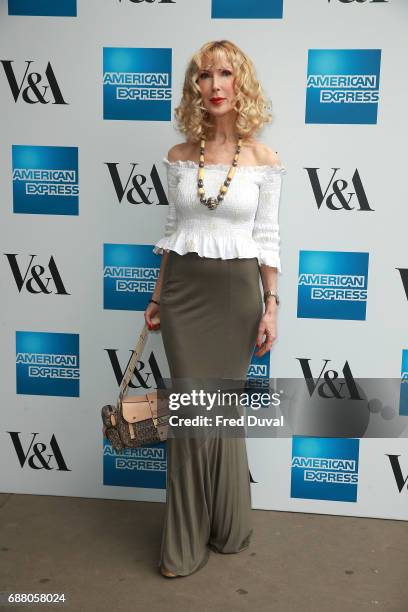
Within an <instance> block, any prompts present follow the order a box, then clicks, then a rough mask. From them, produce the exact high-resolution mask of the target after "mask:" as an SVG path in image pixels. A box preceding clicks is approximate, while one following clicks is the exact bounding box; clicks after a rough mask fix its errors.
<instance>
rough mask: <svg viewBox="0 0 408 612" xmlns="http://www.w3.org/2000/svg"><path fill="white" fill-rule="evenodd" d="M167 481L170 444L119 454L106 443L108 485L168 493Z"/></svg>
mask: <svg viewBox="0 0 408 612" xmlns="http://www.w3.org/2000/svg"><path fill="white" fill-rule="evenodd" d="M166 478H167V443H166V442H160V443H159V444H151V445H149V446H142V447H140V448H125V449H123V450H121V451H116V450H115V449H114V448H112V447H111V445H110V444H109V442H108V440H107V439H106V438H104V439H103V484H104V485H110V486H114V487H140V488H143V489H165V488H166Z"/></svg>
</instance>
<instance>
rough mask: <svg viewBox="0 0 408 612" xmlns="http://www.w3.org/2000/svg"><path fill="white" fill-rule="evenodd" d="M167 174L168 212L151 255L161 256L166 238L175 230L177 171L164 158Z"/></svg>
mask: <svg viewBox="0 0 408 612" xmlns="http://www.w3.org/2000/svg"><path fill="white" fill-rule="evenodd" d="M163 162H164V164H165V166H166V172H167V200H168V210H167V216H166V221H165V226H164V236H163V238H160V240H159V241H158V242H156V244H155V245H154V248H153V253H156V255H162V254H163V252H164V251H165V250H168V249H166V247H167V243H168V240H167V238H168V237H169V236H171V235H172V234H173V233H174V232H175V231H176V229H177V210H176V203H175V202H176V188H177V183H178V180H179V171H178V166H177V165H176V164H172V163H170V162H169V161H168V160H167V159H166V158H165V159H164V160H163Z"/></svg>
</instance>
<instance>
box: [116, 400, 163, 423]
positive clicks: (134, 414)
mask: <svg viewBox="0 0 408 612" xmlns="http://www.w3.org/2000/svg"><path fill="white" fill-rule="evenodd" d="M122 414H123V418H124V419H125V421H127V422H128V423H137V422H139V421H146V420H147V419H153V420H154V421H155V420H156V419H157V393H147V394H144V395H128V396H126V397H124V398H123V400H122Z"/></svg>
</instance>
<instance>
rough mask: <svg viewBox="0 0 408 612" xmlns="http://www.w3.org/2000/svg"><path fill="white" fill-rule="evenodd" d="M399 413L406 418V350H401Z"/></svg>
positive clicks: (407, 402)
mask: <svg viewBox="0 0 408 612" xmlns="http://www.w3.org/2000/svg"><path fill="white" fill-rule="evenodd" d="M399 413H400V415H401V416H408V349H402V362H401V385H400V410H399Z"/></svg>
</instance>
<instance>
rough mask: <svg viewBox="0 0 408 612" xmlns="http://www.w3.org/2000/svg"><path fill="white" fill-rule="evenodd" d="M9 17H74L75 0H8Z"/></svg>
mask: <svg viewBox="0 0 408 612" xmlns="http://www.w3.org/2000/svg"><path fill="white" fill-rule="evenodd" d="M8 14H9V15H40V16H45V17H76V16H77V3H76V0H58V1H57V0H8Z"/></svg>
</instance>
